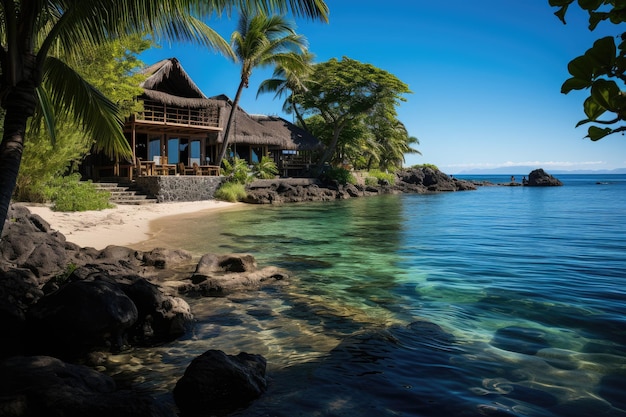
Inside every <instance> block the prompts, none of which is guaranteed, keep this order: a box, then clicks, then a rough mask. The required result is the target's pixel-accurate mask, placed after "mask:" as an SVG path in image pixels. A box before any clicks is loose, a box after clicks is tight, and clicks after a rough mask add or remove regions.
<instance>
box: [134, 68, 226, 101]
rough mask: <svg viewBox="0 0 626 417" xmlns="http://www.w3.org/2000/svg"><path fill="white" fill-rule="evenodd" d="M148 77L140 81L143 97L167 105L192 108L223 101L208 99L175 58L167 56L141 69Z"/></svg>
mask: <svg viewBox="0 0 626 417" xmlns="http://www.w3.org/2000/svg"><path fill="white" fill-rule="evenodd" d="M141 72H142V74H145V75H147V76H148V78H147V79H146V80H145V81H144V82H143V83H141V87H142V88H143V89H144V94H143V97H141V98H147V99H151V100H154V101H157V102H159V103H162V104H166V105H168V106H178V107H189V108H192V109H199V108H207V107H215V106H222V105H223V104H224V103H223V102H221V101H217V100H210V99H208V98H207V97H206V96H205V95H204V94H203V93H202V91H200V88H198V86H197V85H196V83H194V82H193V80H192V79H191V78H190V77H189V75H188V74H187V73H186V72H185V70H184V69H183V67H182V65H180V62H179V61H178V59H176V58H168V59H164V60H162V61H159V62H157V63H156V64H153V65H150V66H149V67H147V68H145V69H144V70H143V71H141Z"/></svg>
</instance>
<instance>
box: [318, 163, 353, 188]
mask: <svg viewBox="0 0 626 417" xmlns="http://www.w3.org/2000/svg"><path fill="white" fill-rule="evenodd" d="M323 178H324V179H326V180H331V181H337V182H338V183H339V184H342V185H346V184H356V183H357V181H356V178H354V175H352V173H351V172H350V171H348V170H347V169H345V168H340V167H333V168H330V169H329V170H328V171H326V172H325V173H324V174H323Z"/></svg>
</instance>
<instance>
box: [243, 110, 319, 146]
mask: <svg viewBox="0 0 626 417" xmlns="http://www.w3.org/2000/svg"><path fill="white" fill-rule="evenodd" d="M252 119H254V120H256V121H257V122H259V123H260V124H262V125H263V126H265V127H266V128H269V129H270V130H271V131H272V134H273V135H275V136H276V137H280V138H281V140H282V141H283V147H282V149H297V150H316V149H320V148H321V147H322V143H321V142H320V141H319V140H318V139H317V138H316V137H315V136H313V135H311V134H310V133H309V132H307V131H306V130H304V129H302V128H301V127H299V126H296V125H295V124H293V123H291V122H289V121H287V120H285V119H283V118H282V117H278V116H266V115H262V114H255V115H252Z"/></svg>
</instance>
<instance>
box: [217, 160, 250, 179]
mask: <svg viewBox="0 0 626 417" xmlns="http://www.w3.org/2000/svg"><path fill="white" fill-rule="evenodd" d="M222 164H223V165H224V175H225V176H226V177H227V181H228V182H236V183H239V184H247V183H249V182H250V181H252V179H253V178H252V171H251V170H250V167H249V166H248V163H247V162H246V160H245V159H241V158H233V159H231V160H228V159H224V160H223V161H222Z"/></svg>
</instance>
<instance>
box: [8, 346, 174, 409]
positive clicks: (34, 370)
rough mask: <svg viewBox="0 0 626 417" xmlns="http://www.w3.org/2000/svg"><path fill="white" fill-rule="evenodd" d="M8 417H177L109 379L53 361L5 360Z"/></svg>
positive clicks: (37, 358) (36, 358) (44, 358)
mask: <svg viewBox="0 0 626 417" xmlns="http://www.w3.org/2000/svg"><path fill="white" fill-rule="evenodd" d="M0 393H1V394H2V395H0V415H2V416H4V417H44V416H89V417H110V416H116V417H131V416H144V417H175V416H176V414H175V413H173V412H172V411H171V410H168V409H167V407H164V406H163V405H160V404H159V403H158V402H156V401H155V400H154V399H153V398H152V397H150V396H149V395H146V394H145V393H139V392H135V391H131V390H118V389H117V387H116V384H115V382H114V381H113V379H111V378H110V377H109V376H106V375H104V374H101V373H99V372H97V371H95V370H93V369H91V368H89V367H87V366H83V365H75V364H69V363H65V362H63V361H61V360H59V359H56V358H53V357H49V356H14V357H11V358H7V359H4V360H0Z"/></svg>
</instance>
